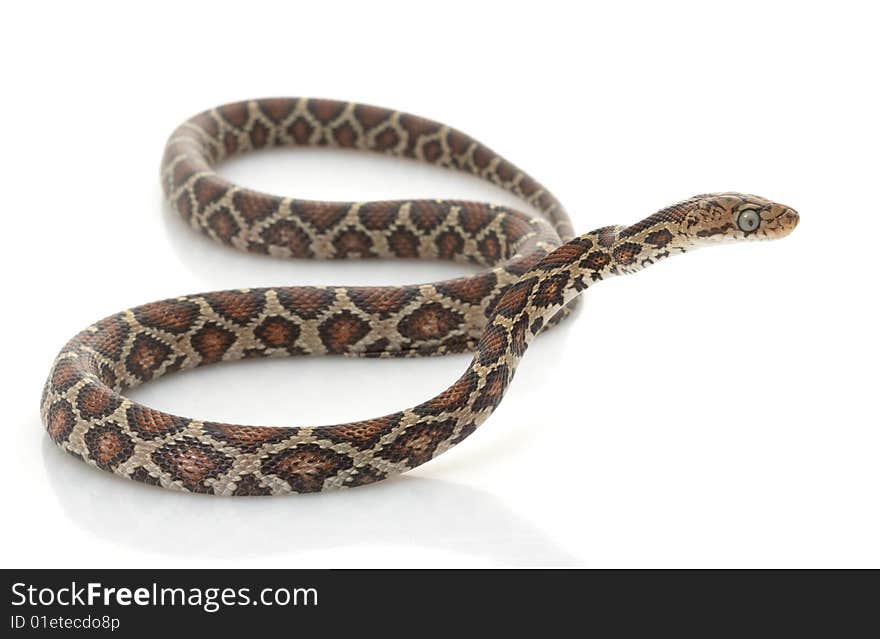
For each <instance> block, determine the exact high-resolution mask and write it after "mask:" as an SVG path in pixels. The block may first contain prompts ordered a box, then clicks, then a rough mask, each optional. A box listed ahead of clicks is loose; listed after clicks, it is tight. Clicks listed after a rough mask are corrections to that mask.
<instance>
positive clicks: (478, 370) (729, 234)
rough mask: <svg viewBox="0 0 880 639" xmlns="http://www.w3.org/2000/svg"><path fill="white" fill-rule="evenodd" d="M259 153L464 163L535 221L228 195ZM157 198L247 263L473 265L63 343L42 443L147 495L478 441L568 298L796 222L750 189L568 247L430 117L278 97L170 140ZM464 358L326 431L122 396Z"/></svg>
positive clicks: (568, 240) (404, 458)
mask: <svg viewBox="0 0 880 639" xmlns="http://www.w3.org/2000/svg"><path fill="white" fill-rule="evenodd" d="M271 146H328V147H338V148H352V149H363V150H371V151H376V152H381V153H386V154H391V155H395V156H403V157H408V158H414V159H418V160H422V161H425V162H429V163H431V164H435V165H439V166H443V167H447V168H452V169H457V170H461V171H464V172H467V173H471V174H474V175H477V176H479V177H482V178H484V179H486V180H489V181H491V182H493V183H495V184H496V185H499V186H501V187H502V188H504V189H506V190H508V191H510V192H512V193H514V194H516V195H517V196H519V197H520V198H521V199H522V200H523V201H524V202H525V203H527V204H528V205H530V207H531V208H533V209H535V210H536V211H538V212H539V213H540V215H538V216H535V215H527V214H525V213H521V212H519V211H516V210H512V209H510V208H508V207H501V206H493V205H490V204H484V203H479V202H469V201H447V200H428V199H420V200H406V201H383V202H357V203H355V202H318V201H308V200H299V199H291V198H283V197H276V196H272V195H267V194H264V193H260V192H256V191H252V190H248V189H245V188H242V187H239V186H236V185H234V184H232V183H230V182H228V181H227V180H224V179H223V178H222V177H220V176H219V175H218V174H217V173H216V172H215V171H214V169H213V167H214V166H215V165H216V164H217V163H218V162H220V161H222V160H223V159H224V158H226V157H228V156H231V155H233V154H237V153H242V152H246V151H250V150H254V149H260V148H263V147H271ZM161 176H162V185H163V188H164V191H165V194H166V196H167V198H168V200H169V202H170V203H171V205H172V206H173V208H174V209H175V210H176V211H177V212H179V213H180V215H181V216H182V217H183V218H184V219H185V220H187V221H188V222H189V224H190V225H191V226H192V227H194V228H196V229H199V230H201V231H202V232H204V233H206V234H207V235H209V236H210V237H211V238H213V239H215V240H217V241H219V242H222V243H224V244H227V245H230V246H233V247H235V248H238V249H242V250H245V251H251V252H255V253H261V254H269V255H273V256H280V257H293V258H313V259H324V258H374V257H378V258H417V259H444V260H455V261H459V262H467V263H475V264H478V265H480V266H482V267H484V269H483V270H482V271H481V272H479V273H478V274H476V275H472V276H469V277H460V278H456V279H451V280H446V281H441V282H434V283H430V284H421V285H413V286H385V287H381V286H380V287H375V286H373V287H346V288H340V287H332V286H326V287H324V286H319V287H281V288H261V289H242V290H230V291H219V292H212V293H199V294H195V295H185V296H181V297H176V298H173V299H167V300H164V301H159V302H153V303H150V304H144V305H143V306H138V307H136V308H132V309H129V310H126V311H123V312H121V313H118V314H116V315H112V316H110V317H107V318H105V319H103V320H101V321H99V322H97V323H95V324H93V325H92V326H89V327H88V328H86V329H85V330H83V331H82V332H81V333H79V334H78V335H76V336H75V337H74V338H73V339H72V340H70V342H68V343H67V345H66V346H64V348H63V349H62V350H61V352H60V353H59V355H58V356H57V358H56V360H55V362H54V364H53V367H52V370H51V372H50V374H49V378H48V380H47V382H46V384H45V386H44V390H43V395H42V401H41V416H42V419H43V422H44V424H45V427H46V429H47V430H48V433H49V436H50V437H51V438H52V440H53V441H54V442H55V443H56V444H58V445H59V446H60V447H61V448H62V449H64V450H66V451H67V452H69V453H71V454H73V455H75V456H77V457H78V458H80V459H82V460H83V461H85V462H87V463H88V464H90V465H92V466H95V467H97V468H99V469H101V470H105V471H109V472H112V473H115V474H117V475H121V476H123V477H126V478H128V479H132V480H135V481H139V482H144V483H147V484H154V485H160V486H163V487H165V488H172V489H177V490H183V491H189V492H196V493H210V494H215V495H278V494H288V493H305V492H316V491H322V490H327V489H331V488H341V487H354V486H361V485H363V484H369V483H371V482H375V481H379V480H382V479H384V478H386V477H389V476H391V475H394V474H396V473H401V472H404V471H407V470H410V469H412V468H415V467H416V466H419V465H420V464H423V463H425V462H427V461H428V460H430V459H432V458H433V457H436V456H437V455H439V454H440V453H443V452H445V451H447V450H449V449H450V448H452V447H453V446H455V445H456V444H458V443H459V442H461V441H462V440H463V439H464V438H466V437H467V436H468V435H470V434H471V433H473V432H474V430H475V429H476V428H477V427H478V426H479V425H480V424H482V423H483V422H484V421H485V420H486V418H487V417H488V416H489V415H490V413H491V412H492V411H493V410H494V409H495V407H496V406H497V405H498V404H499V402H500V401H501V399H502V397H503V396H504V393H505V390H506V389H507V387H508V385H509V384H510V381H511V378H512V376H513V374H514V371H515V370H516V367H517V364H518V362H519V361H520V358H521V357H522V356H523V354H524V353H525V351H526V348H527V347H528V345H529V344H530V343H531V341H532V339H534V338H535V336H536V335H538V334H539V333H540V332H541V331H542V330H544V329H545V328H547V327H549V326H552V325H553V324H555V323H556V322H559V321H561V320H563V319H564V318H565V317H566V315H568V313H569V311H570V309H571V304H572V303H573V301H574V299H575V298H576V297H577V296H578V295H579V294H580V293H581V292H583V291H584V289H586V288H587V287H589V286H590V285H592V284H594V283H596V282H600V281H602V280H604V279H606V278H608V277H611V276H614V275H620V274H624V273H632V272H635V271H638V270H640V269H642V268H644V267H645V266H648V265H650V264H653V263H655V262H657V261H658V260H661V259H663V258H665V257H668V256H670V255H677V254H679V253H684V252H686V251H689V250H691V249H693V248H696V247H698V246H701V245H704V244H709V243H715V242H719V241H724V240H751V239H771V238H777V237H782V236H784V235H787V234H788V233H789V232H791V230H792V229H793V228H794V227H795V226H796V224H797V222H798V214H797V213H796V212H795V211H794V210H792V209H791V208H789V207H787V206H784V205H781V204H776V203H773V202H771V201H769V200H766V199H764V198H761V197H757V196H752V195H743V194H739V193H715V194H707V195H699V196H695V197H692V198H690V199H687V200H684V201H682V202H680V203H678V204H675V205H673V206H670V207H668V208H665V209H663V210H661V211H659V212H658V213H655V214H653V215H651V216H649V217H647V218H646V219H644V220H642V221H640V222H637V223H635V224H633V225H631V226H606V227H603V228H599V229H597V230H595V231H592V232H590V233H587V234H585V235H581V236H578V237H575V236H574V234H573V231H572V225H571V223H570V220H569V217H568V215H567V214H566V212H565V209H564V208H563V207H562V205H561V204H560V203H559V202H558V201H557V199H556V198H555V197H554V196H553V195H552V194H551V193H550V192H549V191H548V190H547V189H545V188H544V187H543V186H542V185H541V184H539V183H538V182H537V181H535V180H534V179H532V178H531V177H530V176H528V175H527V174H525V173H524V172H523V171H521V170H520V169H519V168H517V167H516V166H514V165H513V164H511V163H510V162H508V161H507V160H505V159H504V158H502V157H500V156H499V155H497V154H496V153H494V152H493V151H491V150H490V149H489V148H487V147H486V146H484V145H482V144H481V143H479V142H477V141H476V140H474V139H472V138H471V137H469V136H467V135H465V134H464V133H462V132H460V131H457V130H455V129H453V128H450V127H448V126H445V125H443V124H440V123H437V122H433V121H430V120H426V119H423V118H420V117H416V116H413V115H409V114H405V113H400V112H397V111H392V110H388V109H383V108H379V107H373V106H366V105H361V104H352V103H346V102H339V101H333V100H319V99H305V98H275V99H265V100H252V101H245V102H238V103H233V104H227V105H224V106H221V107H218V108H216V109H212V110H209V111H205V112H204V113H201V114H199V115H197V116H195V117H193V118H191V119H190V120H188V121H187V122H185V123H184V124H183V125H181V126H180V127H179V128H178V129H177V130H175V131H174V133H173V134H172V135H171V137H170V139H169V141H168V144H167V147H166V151H165V155H164V158H163V160H162V171H161ZM467 350H470V351H473V353H474V356H473V360H472V361H471V363H470V365H469V366H468V368H467V370H466V371H465V373H464V374H463V375H462V376H461V377H460V378H459V379H458V380H457V381H455V383H453V384H452V385H451V386H450V387H449V388H447V389H446V390H444V391H443V392H442V393H440V394H439V395H437V396H436V397H434V398H432V399H429V400H428V401H426V402H424V403H422V404H419V405H418V406H414V407H411V408H407V409H405V410H401V411H399V412H396V413H394V414H391V415H385V416H382V417H377V418H373V419H366V420H364V421H358V422H353V423H348V424H339V425H335V426H301V427H270V426H243V425H234V424H224V423H215V422H210V421H204V420H199V419H192V418H185V417H179V416H176V415H170V414H167V413H164V412H161V411H158V410H154V409H152V408H149V407H146V406H143V405H140V404H138V403H136V402H134V401H132V400H131V399H128V398H127V397H126V396H125V395H124V393H125V391H126V389H129V388H132V387H134V386H136V385H138V384H141V383H144V382H148V381H150V380H152V379H156V378H157V377H159V376H162V375H165V374H168V373H171V372H173V371H180V370H186V369H191V368H194V367H197V366H201V365H204V364H210V363H213V362H219V361H230V360H238V359H242V358H250V357H277V356H291V355H325V354H343V355H355V356H422V355H435V354H443V353H449V352H461V351H467Z"/></svg>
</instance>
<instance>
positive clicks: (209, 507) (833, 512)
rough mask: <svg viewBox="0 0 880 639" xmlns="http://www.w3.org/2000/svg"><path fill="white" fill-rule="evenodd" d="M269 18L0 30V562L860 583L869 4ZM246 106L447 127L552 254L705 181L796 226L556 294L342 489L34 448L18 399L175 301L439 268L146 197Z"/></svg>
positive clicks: (163, 384) (869, 419)
mask: <svg viewBox="0 0 880 639" xmlns="http://www.w3.org/2000/svg"><path fill="white" fill-rule="evenodd" d="M299 4H300V3H292V2H277V3H261V2H255V1H249V2H244V3H242V2H235V3H226V2H219V1H213V2H210V3H201V4H195V3H193V4H185V3H180V2H175V3H169V4H167V5H163V4H161V3H149V5H144V8H143V9H140V10H138V9H135V8H132V7H131V6H129V5H127V4H125V3H112V4H111V3H108V4H105V5H95V4H92V5H90V6H91V8H85V7H84V3H58V4H54V5H45V4H41V3H26V4H25V3H17V4H15V5H9V6H6V7H5V8H4V9H3V14H4V15H3V16H2V22H3V24H4V27H5V28H4V36H3V39H2V41H0V49H2V58H3V79H4V82H3V87H2V91H3V99H2V103H0V110H2V120H3V124H4V126H3V135H2V153H0V163H2V167H0V168H2V170H0V175H2V180H3V185H4V189H3V199H2V210H3V225H4V226H3V228H4V230H3V231H2V238H3V248H2V250H0V259H2V273H3V280H2V282H3V289H4V295H3V299H4V302H3V311H2V314H0V318H2V333H0V334H2V336H3V338H2V344H3V358H2V367H0V375H2V392H3V396H2V398H3V420H2V421H3V422H4V424H3V426H4V431H3V440H2V447H0V450H2V458H0V469H2V470H0V473H2V478H3V489H2V494H3V513H4V515H3V518H4V520H5V523H4V526H3V527H2V532H0V552H2V555H0V557H2V562H3V565H4V566H22V567H23V566H41V567H53V566H54V567H58V566H133V567H177V566H218V567H219V566H272V567H338V566H350V567H355V566H379V567H383V566H414V567H415V566H521V565H526V566H543V565H548V566H556V565H562V566H587V567H599V566H632V567H635V566H676V567H677V566H682V567H683V566H731V567H741V566H767V567H782V566H850V567H857V566H874V567H878V566H880V544H878V543H877V540H878V539H880V514H878V487H880V482H878V479H880V463H878V460H880V455H878V453H880V432H878V425H880V424H878V421H880V420H878V417H877V411H876V404H875V401H876V399H875V398H876V393H877V388H876V382H877V372H876V371H877V362H878V356H880V353H878V343H877V320H878V317H877V311H876V308H877V306H876V294H877V270H878V267H877V252H878V251H877V246H878V237H880V223H878V213H880V205H878V197H877V193H878V185H877V180H878V161H880V159H878V149H880V125H878V113H880V95H878V82H877V68H878V61H880V46H878V37H877V30H876V25H877V24H878V18H877V16H876V15H872V14H871V11H870V9H871V5H870V3H864V4H863V5H860V4H854V3H853V4H850V3H846V2H835V3H828V4H826V5H825V7H824V8H823V7H822V6H814V5H812V4H811V3H804V2H792V3H775V2H766V1H761V2H737V3H731V5H730V7H729V8H719V7H718V6H717V5H716V4H715V3H712V4H710V3H701V2H694V3H668V2H664V3H650V2H645V3H635V2H630V3H607V4H604V5H597V6H589V5H587V4H586V3H574V2H570V3H554V2H540V3H531V4H517V3H513V2H504V3H494V4H493V3H477V2H466V3H456V2H448V1H447V2H442V3H436V4H433V5H427V4H421V3H413V2H402V3H397V4H395V3H384V2H378V1H376V0H371V1H370V2H357V3H354V2H353V3H344V2H338V1H337V2H333V3H302V4H303V6H297V5H299ZM12 6H14V8H10V7H12ZM147 6H148V7H149V8H147ZM273 95H313V96H324V97H335V98H342V99H351V100H358V101H362V102H370V103H375V104H380V105H385V106H392V107H396V108H399V109H403V110H407V111H410V112H414V113H417V114H421V115H425V116H427V117H431V118H434V119H438V120H441V121H443V122H446V123H449V124H451V125H453V126H456V127H458V128H461V129H463V130H465V131H467V132H469V133H471V134H472V135H475V136H476V137H478V138H479V139H480V140H482V141H484V142H485V143H487V144H488V145H490V146H491V147H493V148H495V149H496V150H498V151H499V152H501V153H502V154H504V155H505V156H507V157H508V158H510V159H511V160H513V161H514V162H516V163H517V164H520V165H521V166H523V167H524V168H525V169H526V170H528V171H530V172H531V173H532V174H533V175H535V176H536V177H537V178H538V179H539V180H541V181H543V182H544V183H545V184H547V185H548V186H549V187H550V188H551V189H552V190H553V191H554V192H555V193H556V195H558V196H559V197H560V199H561V200H562V201H563V202H564V203H565V204H566V205H567V207H568V209H569V211H570V212H571V215H572V217H573V220H574V224H575V228H576V229H577V230H578V231H581V232H586V231H589V230H591V229H594V228H596V227H599V226H602V225H605V224H611V223H626V224H628V223H632V222H635V221H637V220H639V219H641V218H642V217H644V216H646V215H648V214H650V213H652V212H654V211H655V210H657V209H659V208H661V207H664V206H666V205H668V204H671V203H673V202H675V201H677V200H680V199H683V198H685V197H688V196H690V195H693V194H695V193H702V192H706V191H714V190H741V191H746V192H752V193H757V194H760V195H764V196H766V197H769V198H771V199H774V200H777V201H780V202H784V203H786V204H788V205H791V206H793V207H794V208H796V209H797V210H798V211H799V212H800V213H801V225H800V227H799V228H798V229H797V230H796V232H795V233H794V234H793V235H792V236H791V237H789V238H787V239H785V240H783V241H780V242H778V243H764V244H748V245H736V246H726V247H721V248H717V249H715V248H713V249H711V250H704V251H701V252H697V253H695V254H691V255H687V256H685V257H682V258H676V259H674V260H669V261H667V262H664V263H661V264H659V265H657V266H656V267H653V268H651V269H648V270H647V271H645V272H643V273H640V274H638V275H637V276H633V277H626V278H619V279H614V280H611V281H609V282H607V283H603V284H602V285H600V286H597V287H595V288H592V289H590V291H589V292H588V294H587V295H586V297H587V299H586V300H585V303H584V305H583V308H582V310H581V312H580V313H579V314H578V316H577V317H575V318H574V319H573V320H572V321H568V322H566V323H565V324H564V326H562V327H560V328H558V329H555V330H553V331H551V332H550V333H548V334H546V335H544V336H542V337H541V338H540V339H539V340H538V341H537V342H536V343H535V344H534V346H533V347H532V348H531V349H530V351H529V353H528V354H527V356H526V357H525V360H524V361H523V364H522V366H521V368H520V371H519V373H518V376H517V378H516V379H515V381H514V383H513V385H512V387H511V389H510V391H509V393H508V395H507V398H506V399H505V400H504V402H503V403H502V405H501V406H500V408H499V409H498V410H497V412H496V413H495V414H494V415H493V416H492V417H491V418H490V419H489V421H488V422H487V423H486V424H485V426H483V427H482V428H481V429H480V430H479V431H478V432H477V433H476V434H475V435H473V436H472V437H471V438H469V439H468V440H467V441H466V442H464V443H462V444H461V445H460V446H458V447H456V448H455V449H454V450H452V451H451V452H449V453H448V454H446V455H444V456H442V457H441V458H439V459H437V460H435V461H433V462H431V463H429V464H427V465H425V466H422V467H420V468H418V469H417V470H415V471H414V472H411V473H409V474H408V475H406V476H403V477H400V478H397V479H393V480H390V481H386V482H383V483H380V484H378V485H375V486H371V487H365V488H360V489H357V490H349V491H341V492H336V493H327V494H318V495H308V496H295V497H290V498H275V499H254V500H249V499H221V498H212V497H205V496H198V495H184V494H176V493H173V492H170V491H163V490H160V489H156V488H151V487H146V486H142V485H139V484H135V483H133V482H126V481H123V480H119V479H117V478H114V477H113V476H111V475H109V474H106V473H100V472H97V471H95V470H93V469H91V468H89V467H87V466H86V465H84V464H82V463H80V462H78V461H76V460H75V459H73V458H71V457H69V456H67V455H64V454H63V453H61V452H60V451H59V450H57V449H56V448H55V447H54V446H53V445H52V444H51V443H50V441H49V439H48V438H47V437H46V436H45V433H44V431H43V429H42V426H41V424H40V420H39V415H38V402H39V396H40V390H41V385H42V383H43V380H44V377H45V375H46V374H47V373H48V370H49V367H50V364H51V362H52V359H53V357H54V355H55V354H56V352H57V351H58V350H59V349H60V348H61V346H62V345H63V344H64V342H65V341H66V340H67V339H68V338H69V337H71V336H72V335H73V334H75V333H76V332H78V331H79V330H80V329H82V328H83V327H85V326H87V325H88V324H90V323H92V322H93V321H95V320H97V319H99V318H101V317H103V316H105V315H108V314H110V313H113V312H116V311H119V310H122V309H124V308H127V307H129V306H133V305H136V304H139V303H143V302H147V301H150V300H154V299H160V298H165V297H169V296H174V295H180V294H185V293H191V292H198V291H205V290H214V289H223V288H234V287H254V286H268V285H284V284H356V283H360V284H367V283H373V284H379V283H382V284H388V283H401V284H402V283H411V282H423V281H431V280H434V279H438V278H442V277H449V276H452V275H455V274H461V273H463V272H465V269H464V268H463V267H459V266H452V265H449V264H435V263H411V262H397V263H375V262H374V263H363V262H357V261H354V262H344V263H314V262H307V261H282V260H275V259H271V258H266V257H259V256H254V255H247V254H239V253H236V252H234V251H232V250H230V249H227V248H224V247H221V246H218V245H215V244H213V243H212V242H211V241H210V240H208V239H206V238H204V237H202V236H200V235H198V234H196V233H194V232H193V231H191V230H189V229H188V228H187V227H186V226H185V225H184V224H183V223H182V222H181V221H180V220H178V219H177V218H176V217H174V216H173V215H172V213H171V211H170V209H169V208H168V207H167V206H166V205H165V204H164V203H163V200H162V195H161V192H160V187H159V179H158V168H159V160H160V157H161V153H162V148H163V145H164V142H165V139H166V137H167V135H168V134H169V133H170V132H171V131H172V129H173V128H174V127H175V126H176V125H177V124H178V123H180V122H182V121H183V120H184V119H186V118H187V117H189V116H190V115H192V114H194V113H196V112H198V111H201V110H203V109H205V108H208V107H211V106H215V105H217V104H220V103H223V102H227V101H232V100H238V99H244V98H251V97H264V96H273ZM221 173H223V174H224V175H225V176H227V177H228V178H230V179H232V180H234V181H238V182H240V183H242V184H245V185H247V186H250V187H254V188H259V189H263V190H267V191H270V192H275V193H281V194H287V195H294V196H299V197H310V198H328V199H331V198H335V199H344V198H351V199H374V198H392V197H394V198H397V197H416V196H432V197H456V198H463V197H467V198H479V199H489V200H493V201H497V202H501V203H513V201H512V200H511V198H510V197H509V196H507V195H506V194H504V193H501V192H498V191H497V190H496V189H494V188H492V187H490V186H487V185H484V184H482V183H481V182H479V181H478V180H476V179H472V178H469V177H465V176H461V175H456V174H452V173H450V172H445V171H442V170H439V169H434V168H432V167H423V166H419V165H416V164H415V163H411V162H407V161H405V160H391V159H387V158H383V157H377V156H373V155H358V154H355V153H345V152H335V153H334V152H319V151H318V152H315V151H278V152H267V153H264V154H261V155H252V156H249V157H245V158H241V159H237V160H234V161H231V162H229V163H227V164H224V165H223V166H222V168H221ZM467 361H468V358H467V356H456V357H446V358H432V359H424V360H406V361H393V360H389V361H357V360H344V359H338V358H326V359H313V360H294V359H292V360H287V361H262V362H261V361H256V362H247V363H237V364H228V365H217V366H214V367H208V368H206V369H202V370H197V371H193V372H188V373H183V374H179V375H175V376H171V377H169V378H167V379H163V380H161V381H158V382H155V383H153V384H149V385H147V386H146V387H143V388H141V389H139V390H138V391H137V392H135V393H133V396H134V397H135V398H136V399H138V400H140V401H142V402H145V403H147V404H149V405H152V406H154V407H157V408H161V409H164V410H168V411H172V412H175V413H178V414H183V415H191V416H199V417H204V418H211V419H215V420H224V421H232V422H236V421H237V422H250V423H267V424H277V425H298V424H307V423H334V422H339V421H344V420H351V419H356V418H365V417H371V416H376V415H379V414H384V413H387V412H390V411H393V410H397V409H400V408H403V407H405V406H408V405H412V404H413V403H416V402H419V401H421V400H424V399H426V398H428V397H430V396H432V395H433V394H434V393H436V392H438V391H440V390H441V389H443V388H444V387H446V386H447V385H448V384H449V383H451V382H452V381H453V380H454V379H456V378H457V377H458V375H459V373H460V372H461V371H462V370H463V369H464V367H465V366H466V364H467Z"/></svg>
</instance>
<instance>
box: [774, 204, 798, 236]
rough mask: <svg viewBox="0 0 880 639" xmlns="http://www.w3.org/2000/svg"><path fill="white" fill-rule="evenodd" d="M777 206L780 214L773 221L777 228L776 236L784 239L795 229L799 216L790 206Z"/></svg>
mask: <svg viewBox="0 0 880 639" xmlns="http://www.w3.org/2000/svg"><path fill="white" fill-rule="evenodd" d="M777 206H779V208H780V212H779V214H778V215H777V216H776V219H775V223H776V224H775V226H776V228H777V233H776V234H777V235H778V236H779V237H784V236H786V235H788V234H789V233H791V232H792V231H793V230H794V229H795V227H796V226H797V225H798V222H799V221H800V219H801V218H800V215H798V212H797V211H795V210H794V209H793V208H791V207H790V206H785V205H782V204H780V205H777Z"/></svg>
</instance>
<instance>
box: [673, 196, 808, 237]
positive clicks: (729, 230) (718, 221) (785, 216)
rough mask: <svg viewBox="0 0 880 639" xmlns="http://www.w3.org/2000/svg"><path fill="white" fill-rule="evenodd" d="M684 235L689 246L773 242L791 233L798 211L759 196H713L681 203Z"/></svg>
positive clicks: (796, 221) (796, 220) (699, 197)
mask: <svg viewBox="0 0 880 639" xmlns="http://www.w3.org/2000/svg"><path fill="white" fill-rule="evenodd" d="M682 209H683V211H682V213H683V215H682V219H681V234H682V236H684V238H685V240H686V243H688V244H692V245H700V244H704V243H714V242H729V241H736V240H773V239H777V238H780V237H785V236H786V235H788V234H789V233H791V232H792V231H793V230H794V228H795V227H796V226H797V223H798V219H799V218H798V214H797V211H795V210H794V209H792V208H791V207H788V206H786V205H784V204H777V203H776V202H771V201H770V200H767V199H764V198H762V197H758V196H757V195H745V194H743V193H710V194H708V195H698V196H697V197H694V198H691V199H690V200H688V201H687V202H683V203H682Z"/></svg>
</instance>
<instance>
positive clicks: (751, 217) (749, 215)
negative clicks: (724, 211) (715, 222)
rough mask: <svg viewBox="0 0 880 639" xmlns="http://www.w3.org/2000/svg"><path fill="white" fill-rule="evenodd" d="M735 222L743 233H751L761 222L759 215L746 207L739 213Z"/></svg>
mask: <svg viewBox="0 0 880 639" xmlns="http://www.w3.org/2000/svg"><path fill="white" fill-rule="evenodd" d="M736 224H737V226H739V228H740V230H741V231H743V232H745V233H751V232H752V231H754V230H755V229H756V228H758V226H760V224H761V216H760V215H759V214H758V212H757V211H755V210H754V209H747V210H745V211H743V212H742V213H740V214H739V217H738V218H737V219H736Z"/></svg>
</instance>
